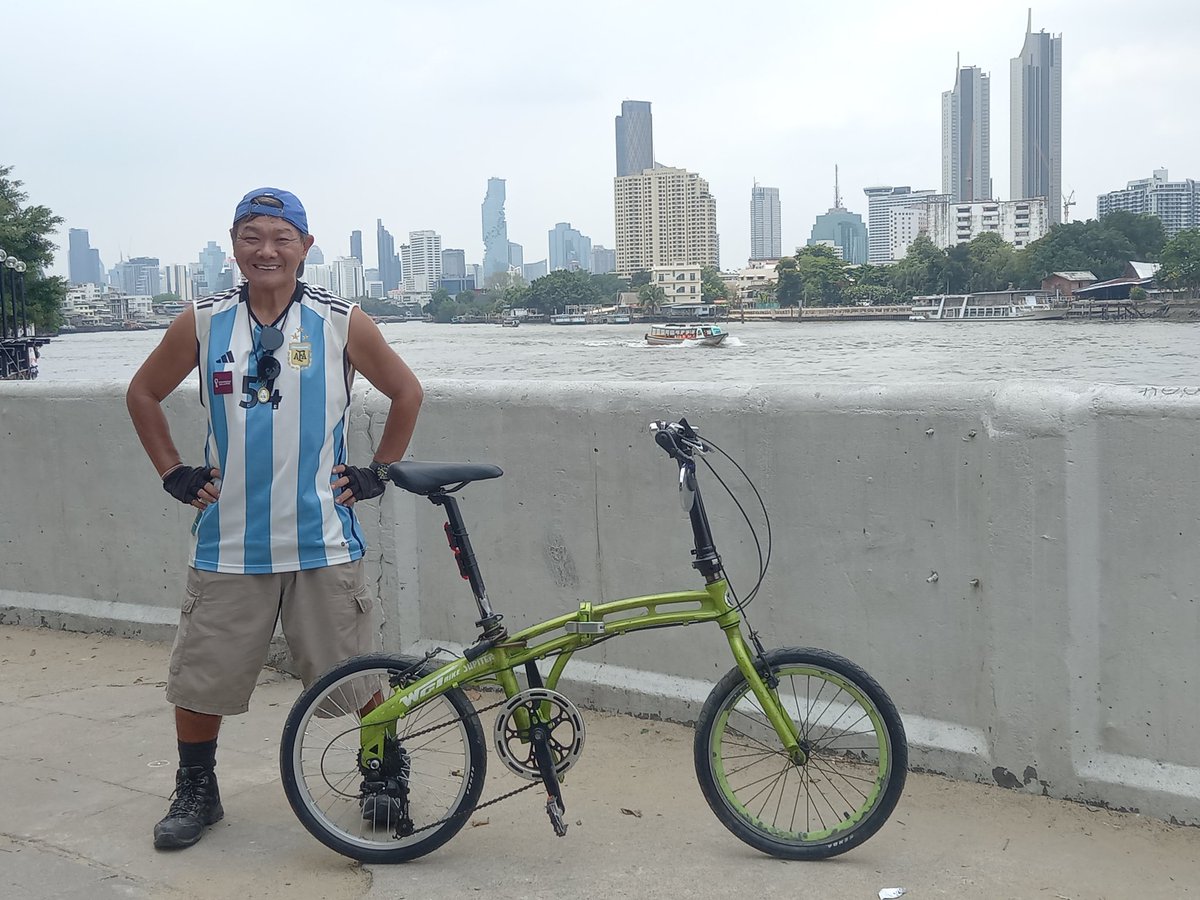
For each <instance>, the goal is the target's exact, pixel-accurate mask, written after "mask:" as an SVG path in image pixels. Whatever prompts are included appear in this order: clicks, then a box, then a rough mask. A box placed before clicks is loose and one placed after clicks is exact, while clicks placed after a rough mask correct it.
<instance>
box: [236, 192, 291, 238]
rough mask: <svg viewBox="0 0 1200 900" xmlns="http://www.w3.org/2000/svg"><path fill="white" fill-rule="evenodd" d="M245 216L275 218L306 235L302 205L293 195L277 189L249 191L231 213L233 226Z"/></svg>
mask: <svg viewBox="0 0 1200 900" xmlns="http://www.w3.org/2000/svg"><path fill="white" fill-rule="evenodd" d="M246 216H275V217H276V218H279V219H283V221H285V222H288V223H290V224H292V225H294V226H295V227H296V229H297V230H298V231H299V232H300V233H301V234H308V215H307V214H306V213H305V212H304V204H302V203H301V202H300V198H298V197H297V196H296V195H295V194H293V193H290V192H289V191H281V190H280V189H279V188H272V187H264V188H258V189H256V190H253V191H250V193H248V194H246V196H245V197H243V198H242V202H241V203H239V204H238V205H237V209H235V210H234V211H233V224H234V225H236V224H237V223H238V222H240V221H241V220H242V219H244V218H246Z"/></svg>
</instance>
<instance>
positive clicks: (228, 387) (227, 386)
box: [212, 372, 233, 394]
mask: <svg viewBox="0 0 1200 900" xmlns="http://www.w3.org/2000/svg"><path fill="white" fill-rule="evenodd" d="M212 379H213V393H214V394H232V393H233V373H232V372H213V373H212Z"/></svg>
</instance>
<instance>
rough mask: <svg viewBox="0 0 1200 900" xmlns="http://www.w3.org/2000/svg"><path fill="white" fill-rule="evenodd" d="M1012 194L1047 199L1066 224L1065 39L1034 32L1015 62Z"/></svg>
mask: <svg viewBox="0 0 1200 900" xmlns="http://www.w3.org/2000/svg"><path fill="white" fill-rule="evenodd" d="M1010 98H1011V99H1010V105H1011V112H1012V135H1011V141H1012V145H1011V147H1010V150H1009V153H1010V156H1009V174H1010V181H1009V196H1010V197H1012V199H1014V200H1019V199H1025V198H1029V197H1045V198H1046V201H1047V202H1046V206H1047V209H1048V211H1049V213H1050V222H1051V224H1058V223H1059V222H1061V221H1062V35H1059V36H1058V37H1053V36H1051V35H1049V34H1047V33H1046V32H1045V31H1039V32H1038V33H1037V34H1034V33H1033V11H1032V10H1030V13H1029V22H1028V24H1027V25H1026V26H1025V44H1024V45H1023V46H1022V47H1021V55H1020V56H1017V57H1014V58H1013V60H1012V86H1011V91H1010Z"/></svg>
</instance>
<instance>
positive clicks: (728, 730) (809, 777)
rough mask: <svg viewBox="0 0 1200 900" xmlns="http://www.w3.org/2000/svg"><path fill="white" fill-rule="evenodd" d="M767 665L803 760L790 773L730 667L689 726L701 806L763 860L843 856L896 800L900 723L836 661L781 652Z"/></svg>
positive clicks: (884, 701) (879, 694) (866, 678)
mask: <svg viewBox="0 0 1200 900" xmlns="http://www.w3.org/2000/svg"><path fill="white" fill-rule="evenodd" d="M765 659H766V663H767V665H768V666H769V667H770V670H771V671H772V672H773V673H774V675H775V677H776V678H778V679H779V682H780V683H779V687H778V689H777V691H776V693H777V695H778V697H779V700H780V705H781V707H782V708H783V710H784V713H785V715H789V716H791V718H792V720H793V721H794V722H796V724H797V725H798V730H799V733H800V738H801V746H802V747H803V748H804V750H805V751H806V753H807V754H808V760H807V762H806V763H804V764H803V765H799V766H797V765H796V764H794V763H793V762H792V761H791V760H790V759H789V757H788V754H787V753H786V751H785V750H784V748H783V744H782V742H781V741H780V739H779V736H778V735H777V734H776V732H775V729H774V728H772V727H771V725H770V724H769V723H768V722H767V719H766V716H765V714H764V713H763V711H762V708H761V706H760V705H759V703H758V700H757V699H756V698H755V696H754V694H753V693H752V692H751V690H750V685H749V683H748V682H747V681H746V679H745V676H743V675H742V673H741V671H740V670H739V669H737V668H736V667H735V668H734V669H732V670H731V671H729V672H728V673H727V674H726V675H725V676H724V677H723V678H722V679H721V680H720V681H719V682H718V683H717V685H716V687H714V688H713V690H712V692H711V693H710V694H709V696H708V699H707V700H706V701H705V703H704V707H703V709H702V710H701V712H700V718H699V719H698V720H697V722H696V738H695V763H696V777H697V780H698V781H699V782H700V788H701V790H702V791H703V793H704V798H705V800H707V801H708V805H709V807H710V808H711V809H712V811H713V812H714V813H715V814H716V816H717V818H718V819H719V820H720V821H721V823H722V824H723V825H724V826H725V827H726V828H728V829H729V830H730V831H731V832H733V834H735V835H736V836H737V837H738V838H739V839H741V840H742V841H745V842H746V843H747V844H749V845H750V846H752V847H754V848H756V849H758V850H761V851H762V852H764V853H768V854H770V855H771V856H777V857H782V858H784V859H807V860H811V859H826V858H828V857H831V856H836V855H838V854H840V853H845V852H846V851H847V850H851V849H853V848H854V847H857V846H858V845H860V844H861V843H863V841H865V840H867V839H868V838H870V837H871V836H872V835H873V834H875V833H876V832H877V831H878V830H879V829H880V828H881V827H882V826H883V823H884V822H886V821H887V819H888V817H889V816H890V815H891V814H892V811H893V810H894V809H895V808H896V803H897V802H898V801H899V799H900V794H901V792H902V791H903V790H904V780H905V776H906V774H907V768H908V743H907V740H906V738H905V735H904V725H903V723H902V722H901V721H900V715H899V713H898V712H897V711H896V707H895V705H894V704H893V703H892V701H891V699H890V698H889V697H888V695H887V693H886V692H885V691H884V690H883V688H882V687H880V686H879V684H878V683H877V682H876V681H875V679H873V678H872V677H871V676H870V675H868V674H867V673H866V672H865V671H864V670H863V669H862V668H860V667H859V666H858V665H856V664H854V663H852V662H850V660H848V659H846V658H845V657H842V656H839V655H837V654H836V653H831V652H829V651H827V650H819V649H815V648H807V647H788V648H783V649H780V650H773V651H771V652H769V653H767V654H766V657H765ZM793 793H794V795H795V796H794V798H793ZM814 794H815V795H816V796H815V797H814ZM801 804H803V809H801V808H800V807H801Z"/></svg>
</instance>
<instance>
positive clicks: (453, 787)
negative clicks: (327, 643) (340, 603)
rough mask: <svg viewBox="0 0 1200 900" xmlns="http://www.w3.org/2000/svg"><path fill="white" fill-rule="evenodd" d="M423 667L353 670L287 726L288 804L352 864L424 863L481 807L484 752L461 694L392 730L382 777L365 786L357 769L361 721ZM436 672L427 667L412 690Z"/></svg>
mask: <svg viewBox="0 0 1200 900" xmlns="http://www.w3.org/2000/svg"><path fill="white" fill-rule="evenodd" d="M417 662H418V661H417V660H415V659H411V658H409V657H403V656H384V655H370V656H357V657H355V658H353V659H350V660H347V661H346V662H344V663H342V664H340V665H338V666H335V667H334V668H332V669H330V670H329V671H328V672H326V673H325V674H324V675H322V676H321V677H320V678H318V679H317V680H316V681H315V682H313V683H312V684H311V685H310V686H309V687H308V688H307V689H306V690H305V691H304V693H302V694H301V695H300V697H299V698H298V699H297V700H296V703H295V705H294V706H293V707H292V711H291V713H289V715H288V717H287V722H286V723H285V724H284V727H283V738H282V740H281V742H280V747H279V768H280V774H281V776H282V781H283V789H284V793H286V794H287V799H288V803H290V804H291V807H292V811H293V812H295V813H296V817H297V818H298V819H299V820H300V822H301V824H303V825H304V827H305V828H307V829H308V831H309V832H310V833H311V834H312V835H313V837H315V838H316V839H317V840H319V841H320V842H321V843H322V844H324V845H325V846H326V847H329V848H330V849H332V850H336V851H337V852H338V853H341V854H342V855H343V856H348V857H350V858H351V859H357V860H359V861H361V862H368V863H397V862H406V861H408V860H410V859H416V858H417V857H418V856H423V855H425V854H426V853H429V852H430V851H432V850H436V849H437V848H438V847H440V846H441V845H442V844H444V843H445V842H446V841H448V840H450V838H452V837H453V836H454V835H455V834H456V833H457V832H458V830H459V829H460V828H462V827H463V825H464V824H466V821H467V818H468V817H469V816H470V815H471V811H472V810H474V809H475V804H476V803H478V802H479V795H480V793H481V792H482V790H483V780H484V776H485V774H486V771H487V749H486V745H485V743H484V738H483V729H482V728H481V727H480V724H479V717H478V715H477V714H476V712H475V708H474V707H473V706H472V705H471V702H470V701H469V700H468V699H467V697H466V695H465V694H464V693H463V692H462V691H461V690H459V689H457V688H454V689H452V690H448V691H446V692H445V693H442V694H438V695H436V696H434V697H432V698H430V699H428V700H426V701H424V702H423V703H421V704H420V705H418V706H417V707H416V708H414V709H411V710H409V712H408V714H407V715H405V717H404V718H403V719H400V720H399V721H397V722H395V723H394V725H389V726H388V728H387V737H385V739H384V754H383V760H382V766H381V769H380V771H379V773H378V774H377V775H374V776H372V778H371V779H368V778H367V777H366V773H365V770H364V769H363V768H362V767H361V766H360V765H359V762H360V747H361V743H362V742H361V739H360V726H359V720H360V719H361V717H362V715H364V714H365V713H363V712H362V711H363V710H370V709H374V708H375V706H377V705H378V704H379V702H380V701H381V700H382V699H384V698H386V697H388V696H390V695H391V693H392V691H393V690H394V689H393V687H392V681H393V680H394V679H396V677H397V676H398V675H399V674H400V673H401V672H404V671H406V670H408V669H409V668H410V667H411V666H413V665H415V664H416V663H417ZM433 668H434V667H433V666H432V665H430V664H428V663H426V664H425V665H424V666H421V667H420V668H419V669H418V670H417V671H416V674H415V675H412V676H410V677H409V678H408V680H409V681H414V680H416V679H417V678H420V677H422V676H424V675H427V674H429V672H431V671H432V670H433ZM372 785H376V786H378V787H377V788H376V789H375V790H372Z"/></svg>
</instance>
